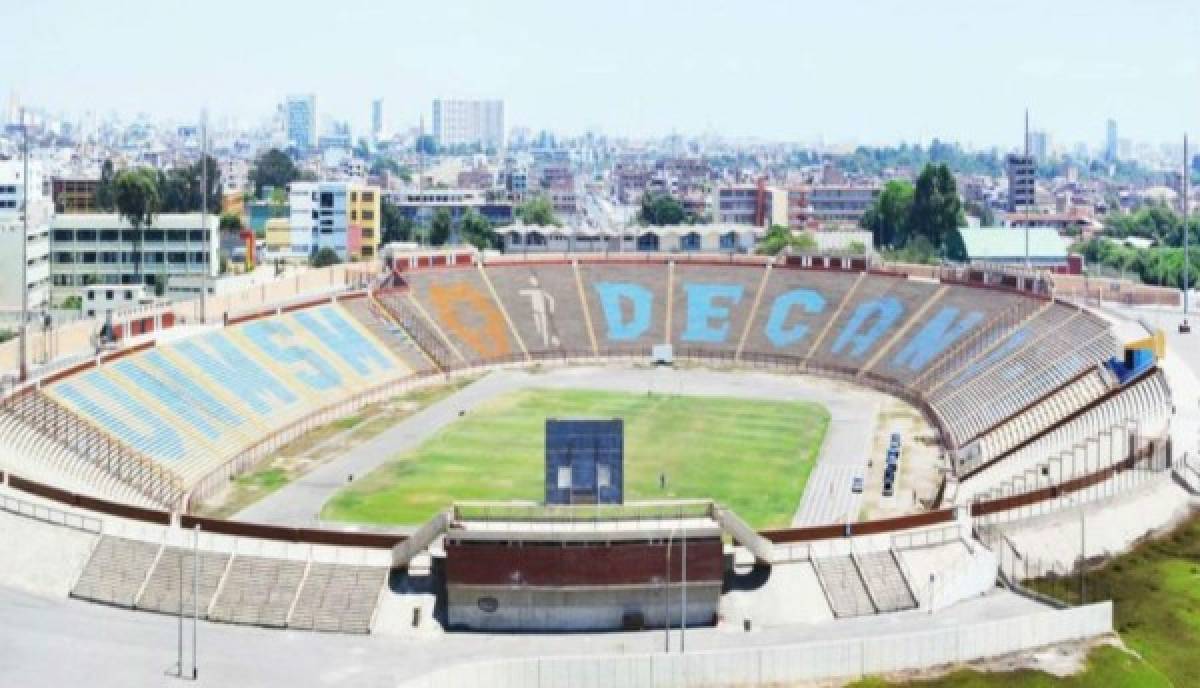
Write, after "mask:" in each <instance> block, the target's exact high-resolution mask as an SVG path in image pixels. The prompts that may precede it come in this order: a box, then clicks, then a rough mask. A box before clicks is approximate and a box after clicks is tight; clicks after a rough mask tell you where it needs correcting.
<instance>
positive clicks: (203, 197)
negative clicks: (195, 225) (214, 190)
mask: <svg viewBox="0 0 1200 688" xmlns="http://www.w3.org/2000/svg"><path fill="white" fill-rule="evenodd" d="M200 230H201V236H204V235H205V233H207V232H208V110H203V111H201V115H200ZM219 242H220V239H218V243H219ZM210 246H212V237H211V236H209V238H208V242H207V245H206V246H205V249H204V255H205V256H207V257H208V258H211V257H212V252H211V251H210V250H209V247H210ZM218 250H219V249H218ZM217 259H218V260H220V257H219V256H218V258H217ZM211 269H212V264H211V263H209V262H208V261H205V265H204V266H203V270H204V273H203V275H202V276H201V278H200V323H201V324H204V323H205V322H207V319H208V309H207V308H205V304H206V302H207V301H208V271H209V270H211Z"/></svg>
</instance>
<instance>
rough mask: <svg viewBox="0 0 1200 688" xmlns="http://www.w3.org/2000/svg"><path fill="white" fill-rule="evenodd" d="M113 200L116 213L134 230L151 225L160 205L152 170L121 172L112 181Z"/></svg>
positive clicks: (140, 169) (144, 168)
mask: <svg viewBox="0 0 1200 688" xmlns="http://www.w3.org/2000/svg"><path fill="white" fill-rule="evenodd" d="M113 200H114V202H115V204H116V208H117V213H118V214H119V215H120V216H121V217H123V218H125V219H126V220H127V221H128V222H129V224H130V225H132V226H133V228H134V229H141V228H142V227H146V226H149V225H151V224H153V223H154V216H155V215H156V214H158V212H159V208H160V207H161V204H162V199H161V198H160V197H159V190H158V179H157V177H156V175H155V172H154V170H152V169H150V168H148V167H138V168H135V169H132V170H123V171H121V172H120V173H119V174H117V176H116V178H115V179H114V180H113Z"/></svg>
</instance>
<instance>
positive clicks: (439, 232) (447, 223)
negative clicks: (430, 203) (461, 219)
mask: <svg viewBox="0 0 1200 688" xmlns="http://www.w3.org/2000/svg"><path fill="white" fill-rule="evenodd" d="M453 229H454V221H453V220H452V219H451V217H450V211H449V210H447V209H445V208H438V209H437V212H435V213H434V214H433V220H432V221H431V222H430V224H429V243H430V244H431V245H433V246H441V245H443V244H445V243H446V242H447V241H449V240H450V232H451V231H453Z"/></svg>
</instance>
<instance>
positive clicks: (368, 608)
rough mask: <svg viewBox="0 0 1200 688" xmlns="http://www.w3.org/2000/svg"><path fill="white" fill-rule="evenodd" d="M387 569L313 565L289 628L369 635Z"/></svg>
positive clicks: (301, 589)
mask: <svg viewBox="0 0 1200 688" xmlns="http://www.w3.org/2000/svg"><path fill="white" fill-rule="evenodd" d="M387 576H388V570H387V569H386V568H384V567H378V566H346V565H342V564H319V563H316V562H314V563H312V564H311V565H310V566H309V569H308V575H307V576H306V577H305V579H304V584H303V585H302V586H301V587H300V594H299V597H298V598H297V599H296V605H295V608H294V609H293V610H292V615H291V618H290V619H288V627H289V628H301V629H310V630H315V631H340V632H343V633H368V632H370V630H371V620H372V618H373V617H374V616H375V606H376V604H377V603H378V601H379V592H380V590H382V589H383V585H384V583H385V582H387Z"/></svg>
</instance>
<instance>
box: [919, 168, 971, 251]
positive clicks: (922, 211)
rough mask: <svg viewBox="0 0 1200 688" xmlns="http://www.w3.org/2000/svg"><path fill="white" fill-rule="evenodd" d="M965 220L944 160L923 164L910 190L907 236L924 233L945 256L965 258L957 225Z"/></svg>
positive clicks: (952, 177)
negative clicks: (910, 204) (938, 162)
mask: <svg viewBox="0 0 1200 688" xmlns="http://www.w3.org/2000/svg"><path fill="white" fill-rule="evenodd" d="M965 224H966V217H965V215H964V213H963V209H962V201H961V200H960V199H959V197H958V189H957V187H956V186H955V183H954V176H953V175H951V174H950V168H949V167H947V166H946V165H945V164H936V165H935V164H929V165H926V166H925V168H924V169H923V170H921V175H920V176H919V177H917V184H916V188H915V189H914V191H913V200H912V206H911V207H910V208H909V213H908V223H907V234H908V237H916V236H921V237H925V239H926V240H928V241H929V243H930V244H931V245H933V246H934V247H935V248H936V249H937V250H938V251H939V252H940V253H941V255H942V256H943V257H944V258H948V259H950V260H960V261H961V260H966V257H967V251H966V246H965V245H964V244H963V241H962V235H960V234H959V233H958V228H959V227H961V226H962V225H965ZM905 243H907V238H906V241H905Z"/></svg>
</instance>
